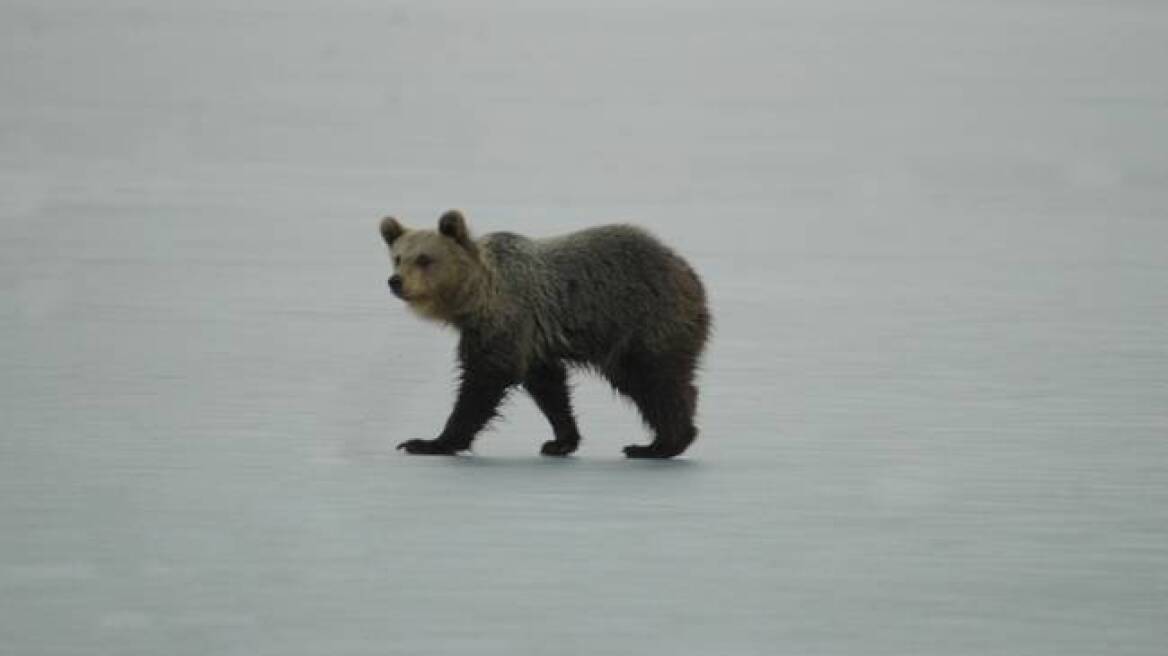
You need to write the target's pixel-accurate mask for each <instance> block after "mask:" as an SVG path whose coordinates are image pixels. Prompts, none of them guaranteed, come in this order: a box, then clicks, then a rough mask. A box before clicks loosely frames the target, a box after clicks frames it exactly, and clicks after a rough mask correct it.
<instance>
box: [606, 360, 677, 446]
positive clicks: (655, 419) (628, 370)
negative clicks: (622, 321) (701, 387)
mask: <svg viewBox="0 0 1168 656" xmlns="http://www.w3.org/2000/svg"><path fill="white" fill-rule="evenodd" d="M695 367H696V358H694V357H692V356H688V355H685V354H677V353H673V354H665V355H658V354H652V353H650V352H648V351H647V350H645V349H634V350H632V351H630V352H629V353H627V354H626V355H625V356H624V357H623V358H621V360H620V362H618V363H617V364H616V366H614V367H613V368H611V369H609V370H607V371H605V376H606V377H607V378H608V379H609V381H610V382H611V383H612V386H613V387H614V388H616V390H617V391H618V392H620V393H621V394H624V395H625V396H627V397H629V398H630V399H632V401H633V403H635V404H636V406H637V410H639V411H640V413H641V418H642V419H643V420H644V421H645V423H646V424H647V425H648V426H649V428H651V429H652V430H653V433H654V436H653V441H652V442H650V443H649V444H648V445H639V444H630V445H628V446H626V447H625V448H624V453H625V455H626V456H628V457H630V458H672V457H673V456H676V455H679V454H681V453H682V452H684V451H685V450H686V449H687V448H688V447H689V445H690V443H692V442H693V441H694V438H696V437H697V434H698V431H697V428H696V427H695V426H694V421H693V420H694V410H695V408H696V407H697V388H696V387H694V385H693V383H692V381H693V376H694V368H695Z"/></svg>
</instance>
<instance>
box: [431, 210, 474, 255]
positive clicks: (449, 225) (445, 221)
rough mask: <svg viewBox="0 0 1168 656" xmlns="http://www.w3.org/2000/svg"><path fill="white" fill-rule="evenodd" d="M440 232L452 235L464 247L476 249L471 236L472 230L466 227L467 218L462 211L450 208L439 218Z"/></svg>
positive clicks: (448, 235)
mask: <svg viewBox="0 0 1168 656" xmlns="http://www.w3.org/2000/svg"><path fill="white" fill-rule="evenodd" d="M438 232H440V233H442V234H444V235H446V236H447V237H450V238H451V239H453V240H454V241H456V242H458V243H459V244H460V245H461V246H463V247H464V248H467V249H470V250H474V242H473V241H471V238H470V230H467V228H466V219H464V218H463V217H462V212H459V211H458V210H450V211H448V212H446V213H445V214H443V215H442V218H440V219H438Z"/></svg>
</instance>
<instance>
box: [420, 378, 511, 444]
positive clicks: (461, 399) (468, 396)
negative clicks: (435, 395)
mask: <svg viewBox="0 0 1168 656" xmlns="http://www.w3.org/2000/svg"><path fill="white" fill-rule="evenodd" d="M512 384H513V383H512V382H511V380H510V379H509V378H508V377H506V376H502V375H499V374H496V373H493V372H489V371H475V370H471V369H468V370H466V371H465V372H464V373H463V377H462V384H461V385H459V388H458V400H457V401H455V403H454V410H453V411H452V412H451V413H450V418H449V419H447V420H446V428H444V429H443V430H442V434H441V435H439V436H438V437H436V438H435V439H432V440H406V441H405V442H402V443H401V444H399V445H397V448H398V449H399V450H402V451H405V452H406V453H410V454H414V455H446V456H449V455H454V454H456V453H458V452H459V451H466V450H467V449H469V448H470V443H471V442H472V441H473V440H474V438H475V435H478V433H479V431H481V430H482V429H483V427H484V426H486V425H487V423H488V422H489V421H491V419H493V418H494V417H495V411H496V410H497V409H498V407H499V403H500V402H502V400H503V397H504V396H506V395H507V389H508V388H509V387H510V386H511V385H512Z"/></svg>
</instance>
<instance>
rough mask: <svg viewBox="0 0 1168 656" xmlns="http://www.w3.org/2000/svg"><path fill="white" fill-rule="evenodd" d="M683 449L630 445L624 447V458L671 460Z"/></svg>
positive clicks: (653, 445)
mask: <svg viewBox="0 0 1168 656" xmlns="http://www.w3.org/2000/svg"><path fill="white" fill-rule="evenodd" d="M683 450H684V449H675V448H670V447H669V446H668V445H661V444H657V443H653V444H650V445H648V446H645V445H641V444H630V445H628V446H626V447H625V449H624V451H625V457H627V458H672V457H673V456H675V455H677V454H679V453H681V452H682V451H683Z"/></svg>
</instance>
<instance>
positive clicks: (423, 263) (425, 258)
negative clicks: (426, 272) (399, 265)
mask: <svg viewBox="0 0 1168 656" xmlns="http://www.w3.org/2000/svg"><path fill="white" fill-rule="evenodd" d="M414 262H415V263H417V265H418V266H420V267H422V268H423V269H425V268H426V267H428V266H430V265H431V264H433V263H434V259H433V258H431V257H430V256H429V255H426V254H425V253H422V254H421V255H419V256H418V257H417V259H415V260H414Z"/></svg>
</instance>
